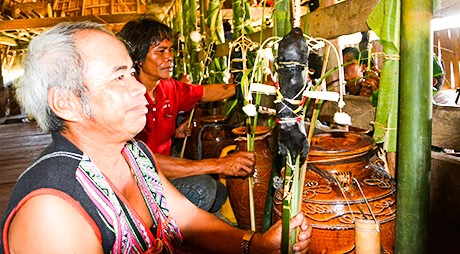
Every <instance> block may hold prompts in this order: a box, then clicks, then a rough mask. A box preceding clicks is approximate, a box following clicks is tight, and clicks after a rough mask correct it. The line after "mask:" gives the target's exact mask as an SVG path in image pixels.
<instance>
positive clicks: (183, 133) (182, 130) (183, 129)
mask: <svg viewBox="0 0 460 254" xmlns="http://www.w3.org/2000/svg"><path fill="white" fill-rule="evenodd" d="M187 125H188V122H187V121H185V122H183V123H182V124H181V125H180V126H179V127H177V128H176V133H175V134H174V137H175V138H185V137H189V136H190V135H192V128H189V127H187Z"/></svg>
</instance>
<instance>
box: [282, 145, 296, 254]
mask: <svg viewBox="0 0 460 254" xmlns="http://www.w3.org/2000/svg"><path fill="white" fill-rule="evenodd" d="M291 165H292V164H291V153H290V151H289V150H287V155H286V166H285V168H284V173H285V174H284V191H283V216H282V218H283V219H282V235H281V252H282V253H283V254H289V253H290V250H291V238H290V237H289V231H290V224H291V223H290V220H291V204H292V200H293V197H292V189H291V188H292V181H293V179H292V177H293V176H292V174H293V173H292V168H291Z"/></svg>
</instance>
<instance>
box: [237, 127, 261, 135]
mask: <svg viewBox="0 0 460 254" xmlns="http://www.w3.org/2000/svg"><path fill="white" fill-rule="evenodd" d="M269 131H270V128H268V126H256V133H255V134H256V135H260V134H266V133H268V132H269ZM232 132H233V134H235V135H245V134H246V126H240V127H236V128H234V129H233V130H232Z"/></svg>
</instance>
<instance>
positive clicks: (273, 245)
mask: <svg viewBox="0 0 460 254" xmlns="http://www.w3.org/2000/svg"><path fill="white" fill-rule="evenodd" d="M290 222H291V223H290V232H291V233H292V232H293V230H294V228H298V229H299V230H300V232H299V234H298V238H297V242H296V243H295V244H294V246H292V249H293V250H294V253H305V252H306V251H307V250H308V246H309V245H310V240H311V234H312V227H311V225H310V223H309V222H308V220H307V218H306V217H305V215H303V214H302V213H299V214H297V215H296V216H294V217H293V218H291V221H290ZM281 228H282V221H281V220H279V221H277V222H276V223H275V224H274V225H273V226H272V227H271V228H270V229H269V230H268V231H267V232H265V233H264V234H262V235H260V234H256V235H254V237H253V240H252V241H251V245H250V247H249V252H250V253H281V236H282V229H281Z"/></svg>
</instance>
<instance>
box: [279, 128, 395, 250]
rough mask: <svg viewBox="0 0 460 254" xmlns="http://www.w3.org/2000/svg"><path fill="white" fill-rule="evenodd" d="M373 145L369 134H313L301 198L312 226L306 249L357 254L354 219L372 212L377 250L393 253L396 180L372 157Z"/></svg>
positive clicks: (369, 214) (367, 215) (368, 217)
mask: <svg viewBox="0 0 460 254" xmlns="http://www.w3.org/2000/svg"><path fill="white" fill-rule="evenodd" d="M374 147H375V143H374V141H373V139H372V138H371V137H369V136H367V135H362V134H358V133H353V132H346V133H328V134H318V135H315V136H314V137H313V138H312V142H311V147H310V152H309V155H308V164H307V165H308V168H309V170H308V171H307V173H306V175H305V185H304V191H303V202H302V212H303V213H304V214H305V215H306V216H307V217H308V219H309V221H310V222H311V224H312V226H313V235H312V239H311V244H310V248H309V251H308V253H355V241H354V221H355V219H367V220H373V218H374V216H375V218H376V220H377V221H378V222H379V224H380V230H381V231H380V239H381V246H382V251H381V253H394V240H395V216H396V183H395V181H394V179H393V178H392V177H391V176H390V175H389V174H388V173H387V172H386V171H384V170H383V169H382V166H381V165H382V163H383V162H382V161H381V160H379V159H378V158H377V157H375V156H373V155H374ZM339 186H340V187H339ZM360 189H361V190H362V192H361V190H360ZM282 198H283V195H282V190H277V191H276V192H275V198H274V217H275V220H279V219H280V218H281V216H282V201H283V200H282ZM366 201H367V203H368V204H369V206H368V205H367V204H366ZM369 207H370V209H371V210H372V213H373V214H372V213H371V212H370V210H369Z"/></svg>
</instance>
